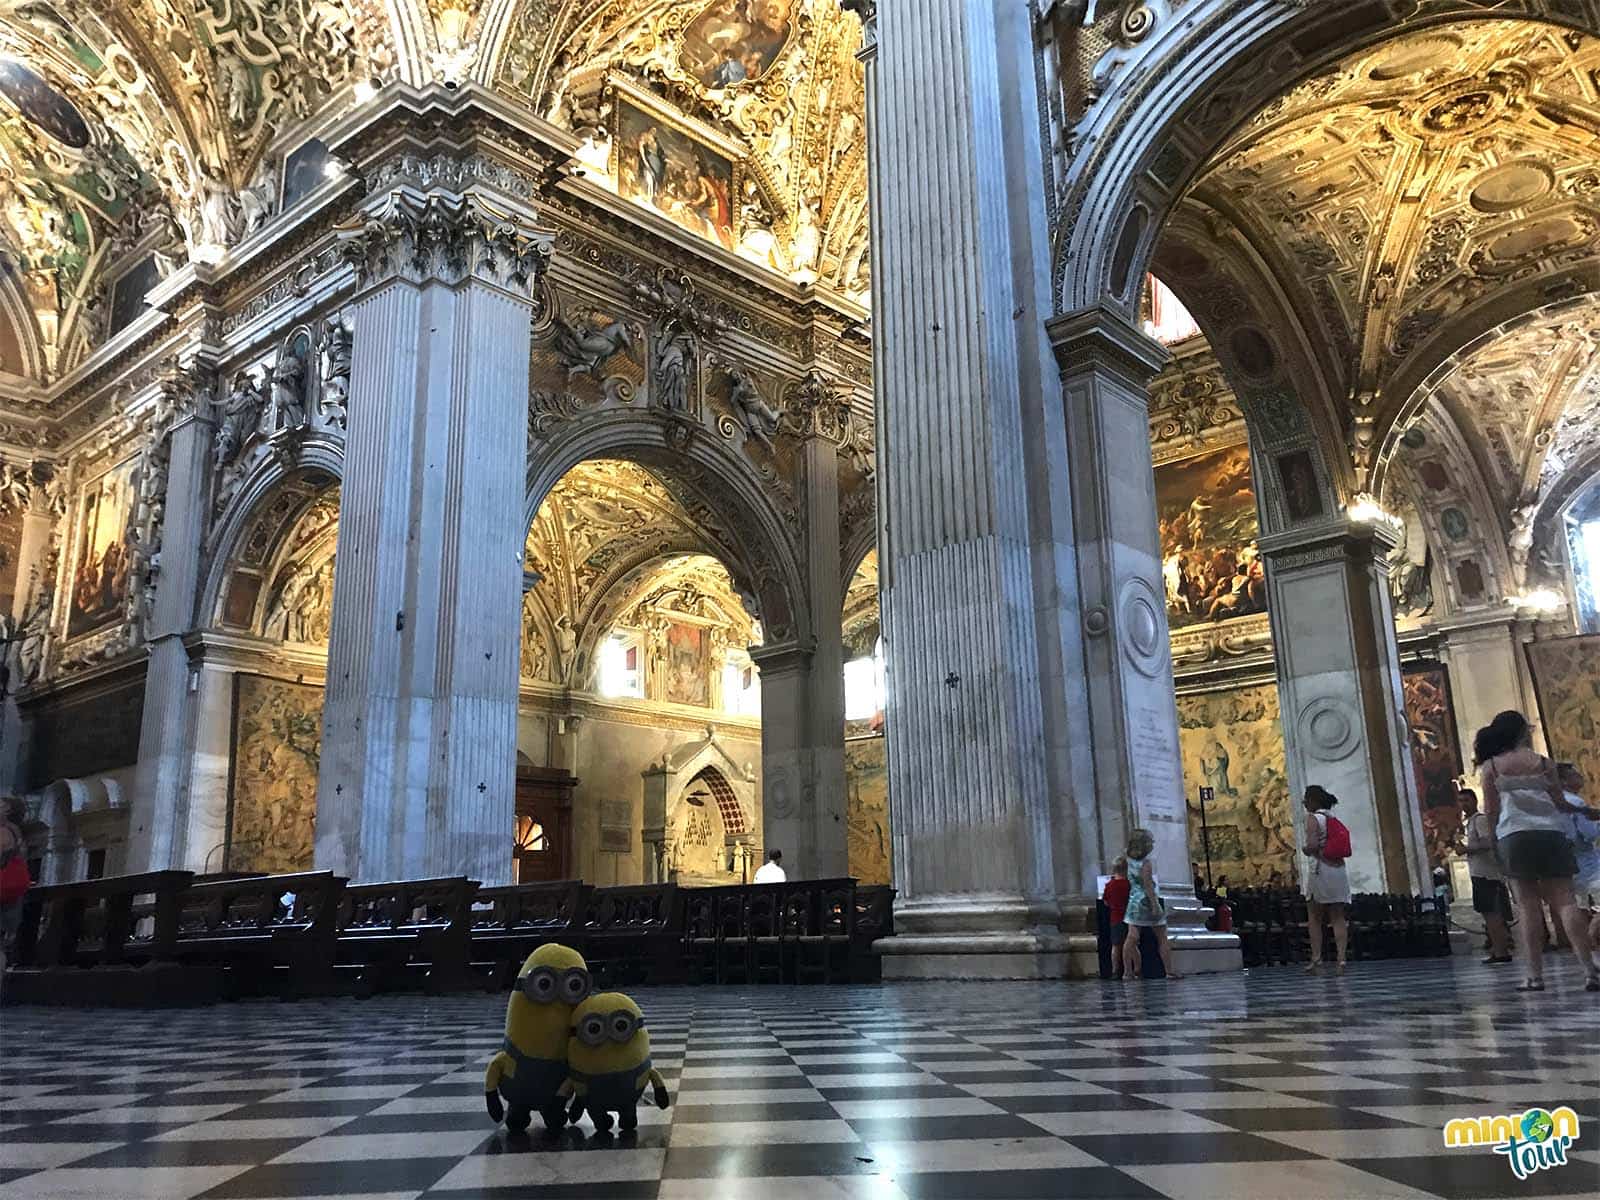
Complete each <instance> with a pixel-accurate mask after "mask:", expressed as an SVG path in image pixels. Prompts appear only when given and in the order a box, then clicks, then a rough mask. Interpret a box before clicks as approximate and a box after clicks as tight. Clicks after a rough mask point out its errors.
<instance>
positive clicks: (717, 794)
mask: <svg viewBox="0 0 1600 1200" xmlns="http://www.w3.org/2000/svg"><path fill="white" fill-rule="evenodd" d="M700 786H704V787H705V789H706V790H707V791H708V792H710V793H711V798H712V799H713V800H715V801H716V803H717V811H718V812H719V813H720V814H721V815H722V831H723V833H725V834H728V835H730V836H738V835H743V834H747V833H749V832H750V820H751V818H750V814H749V813H747V812H746V809H745V805H744V803H743V801H741V800H740V799H739V794H738V792H737V791H735V789H734V786H733V784H732V783H730V782H729V781H728V777H727V776H726V775H724V774H723V773H722V772H721V771H720V770H718V769H717V768H716V767H714V766H705V767H702V768H700V770H699V771H698V772H697V773H696V774H695V776H694V778H692V779H690V780H689V782H688V783H686V784H685V785H684V787H683V790H682V791H681V792H680V793H679V799H686V798H687V797H688V796H689V794H690V792H691V790H692V789H693V788H696V787H700ZM670 807H673V808H675V807H676V805H672V806H670Z"/></svg>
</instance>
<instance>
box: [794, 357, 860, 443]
mask: <svg viewBox="0 0 1600 1200" xmlns="http://www.w3.org/2000/svg"><path fill="white" fill-rule="evenodd" d="M783 418H784V424H785V426H787V428H788V429H789V431H790V432H791V433H793V434H795V435H796V436H797V437H801V438H813V437H821V438H827V439H828V440H829V441H832V442H838V443H842V442H843V441H844V440H845V437H846V435H847V434H848V433H849V432H850V428H851V424H852V419H851V412H850V398H849V396H848V395H847V394H846V393H844V392H843V391H842V390H841V389H840V388H839V387H838V386H837V385H836V384H835V383H834V382H833V381H832V380H831V379H829V378H828V377H827V376H826V375H824V374H823V373H822V372H821V371H818V370H816V369H815V368H813V369H812V370H811V371H809V372H807V374H806V376H805V378H804V379H802V380H800V382H798V383H796V384H794V385H793V386H791V387H790V389H789V392H788V394H787V396H786V397H785V399H784V406H783Z"/></svg>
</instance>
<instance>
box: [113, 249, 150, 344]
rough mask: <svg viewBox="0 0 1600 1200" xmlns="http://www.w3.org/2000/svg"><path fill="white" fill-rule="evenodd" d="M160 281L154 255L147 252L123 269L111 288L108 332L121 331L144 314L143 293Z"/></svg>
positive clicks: (115, 332)
mask: <svg viewBox="0 0 1600 1200" xmlns="http://www.w3.org/2000/svg"><path fill="white" fill-rule="evenodd" d="M160 282H161V271H160V269H159V268H158V267H157V266H156V256H155V255H154V254H147V255H146V256H145V257H144V258H141V259H140V260H139V261H138V262H136V263H134V264H133V266H131V267H129V268H128V269H127V270H126V271H124V272H123V273H122V274H121V275H120V276H119V277H118V279H117V282H116V284H115V285H113V287H112V289H111V324H110V327H109V330H108V332H110V333H112V334H118V333H121V332H122V331H123V330H124V329H126V328H127V327H128V326H129V325H132V324H133V323H134V322H135V321H137V320H138V319H139V318H140V317H141V316H143V315H144V310H145V303H144V298H145V294H146V293H147V292H149V290H150V289H151V288H153V287H155V285H156V284H158V283H160Z"/></svg>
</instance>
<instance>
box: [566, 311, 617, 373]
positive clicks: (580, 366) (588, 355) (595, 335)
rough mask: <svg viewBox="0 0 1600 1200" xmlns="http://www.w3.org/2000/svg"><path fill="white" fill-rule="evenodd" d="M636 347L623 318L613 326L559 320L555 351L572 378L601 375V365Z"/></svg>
mask: <svg viewBox="0 0 1600 1200" xmlns="http://www.w3.org/2000/svg"><path fill="white" fill-rule="evenodd" d="M631 349H633V335H632V334H631V333H629V332H628V327H627V325H626V324H624V323H623V322H621V321H612V322H611V323H610V324H609V325H590V324H587V323H580V324H577V325H573V324H570V323H569V322H567V321H565V320H563V319H562V318H561V317H557V318H556V319H555V350H556V357H557V358H559V359H560V360H561V365H562V366H564V367H566V368H567V378H568V379H569V380H571V379H574V378H576V377H577V376H579V375H588V376H590V377H591V378H593V379H599V378H600V368H601V367H602V366H604V365H605V363H606V362H608V361H609V360H610V359H611V358H612V357H613V356H615V355H617V354H624V353H627V352H628V351H630V350H631Z"/></svg>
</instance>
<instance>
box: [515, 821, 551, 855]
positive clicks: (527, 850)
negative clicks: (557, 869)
mask: <svg viewBox="0 0 1600 1200" xmlns="http://www.w3.org/2000/svg"><path fill="white" fill-rule="evenodd" d="M548 849H550V840H549V839H548V838H547V837H545V833H544V826H543V825H541V824H539V822H537V821H535V820H534V819H533V818H532V817H518V818H517V853H518V854H538V853H539V852H540V851H543V850H548Z"/></svg>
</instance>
